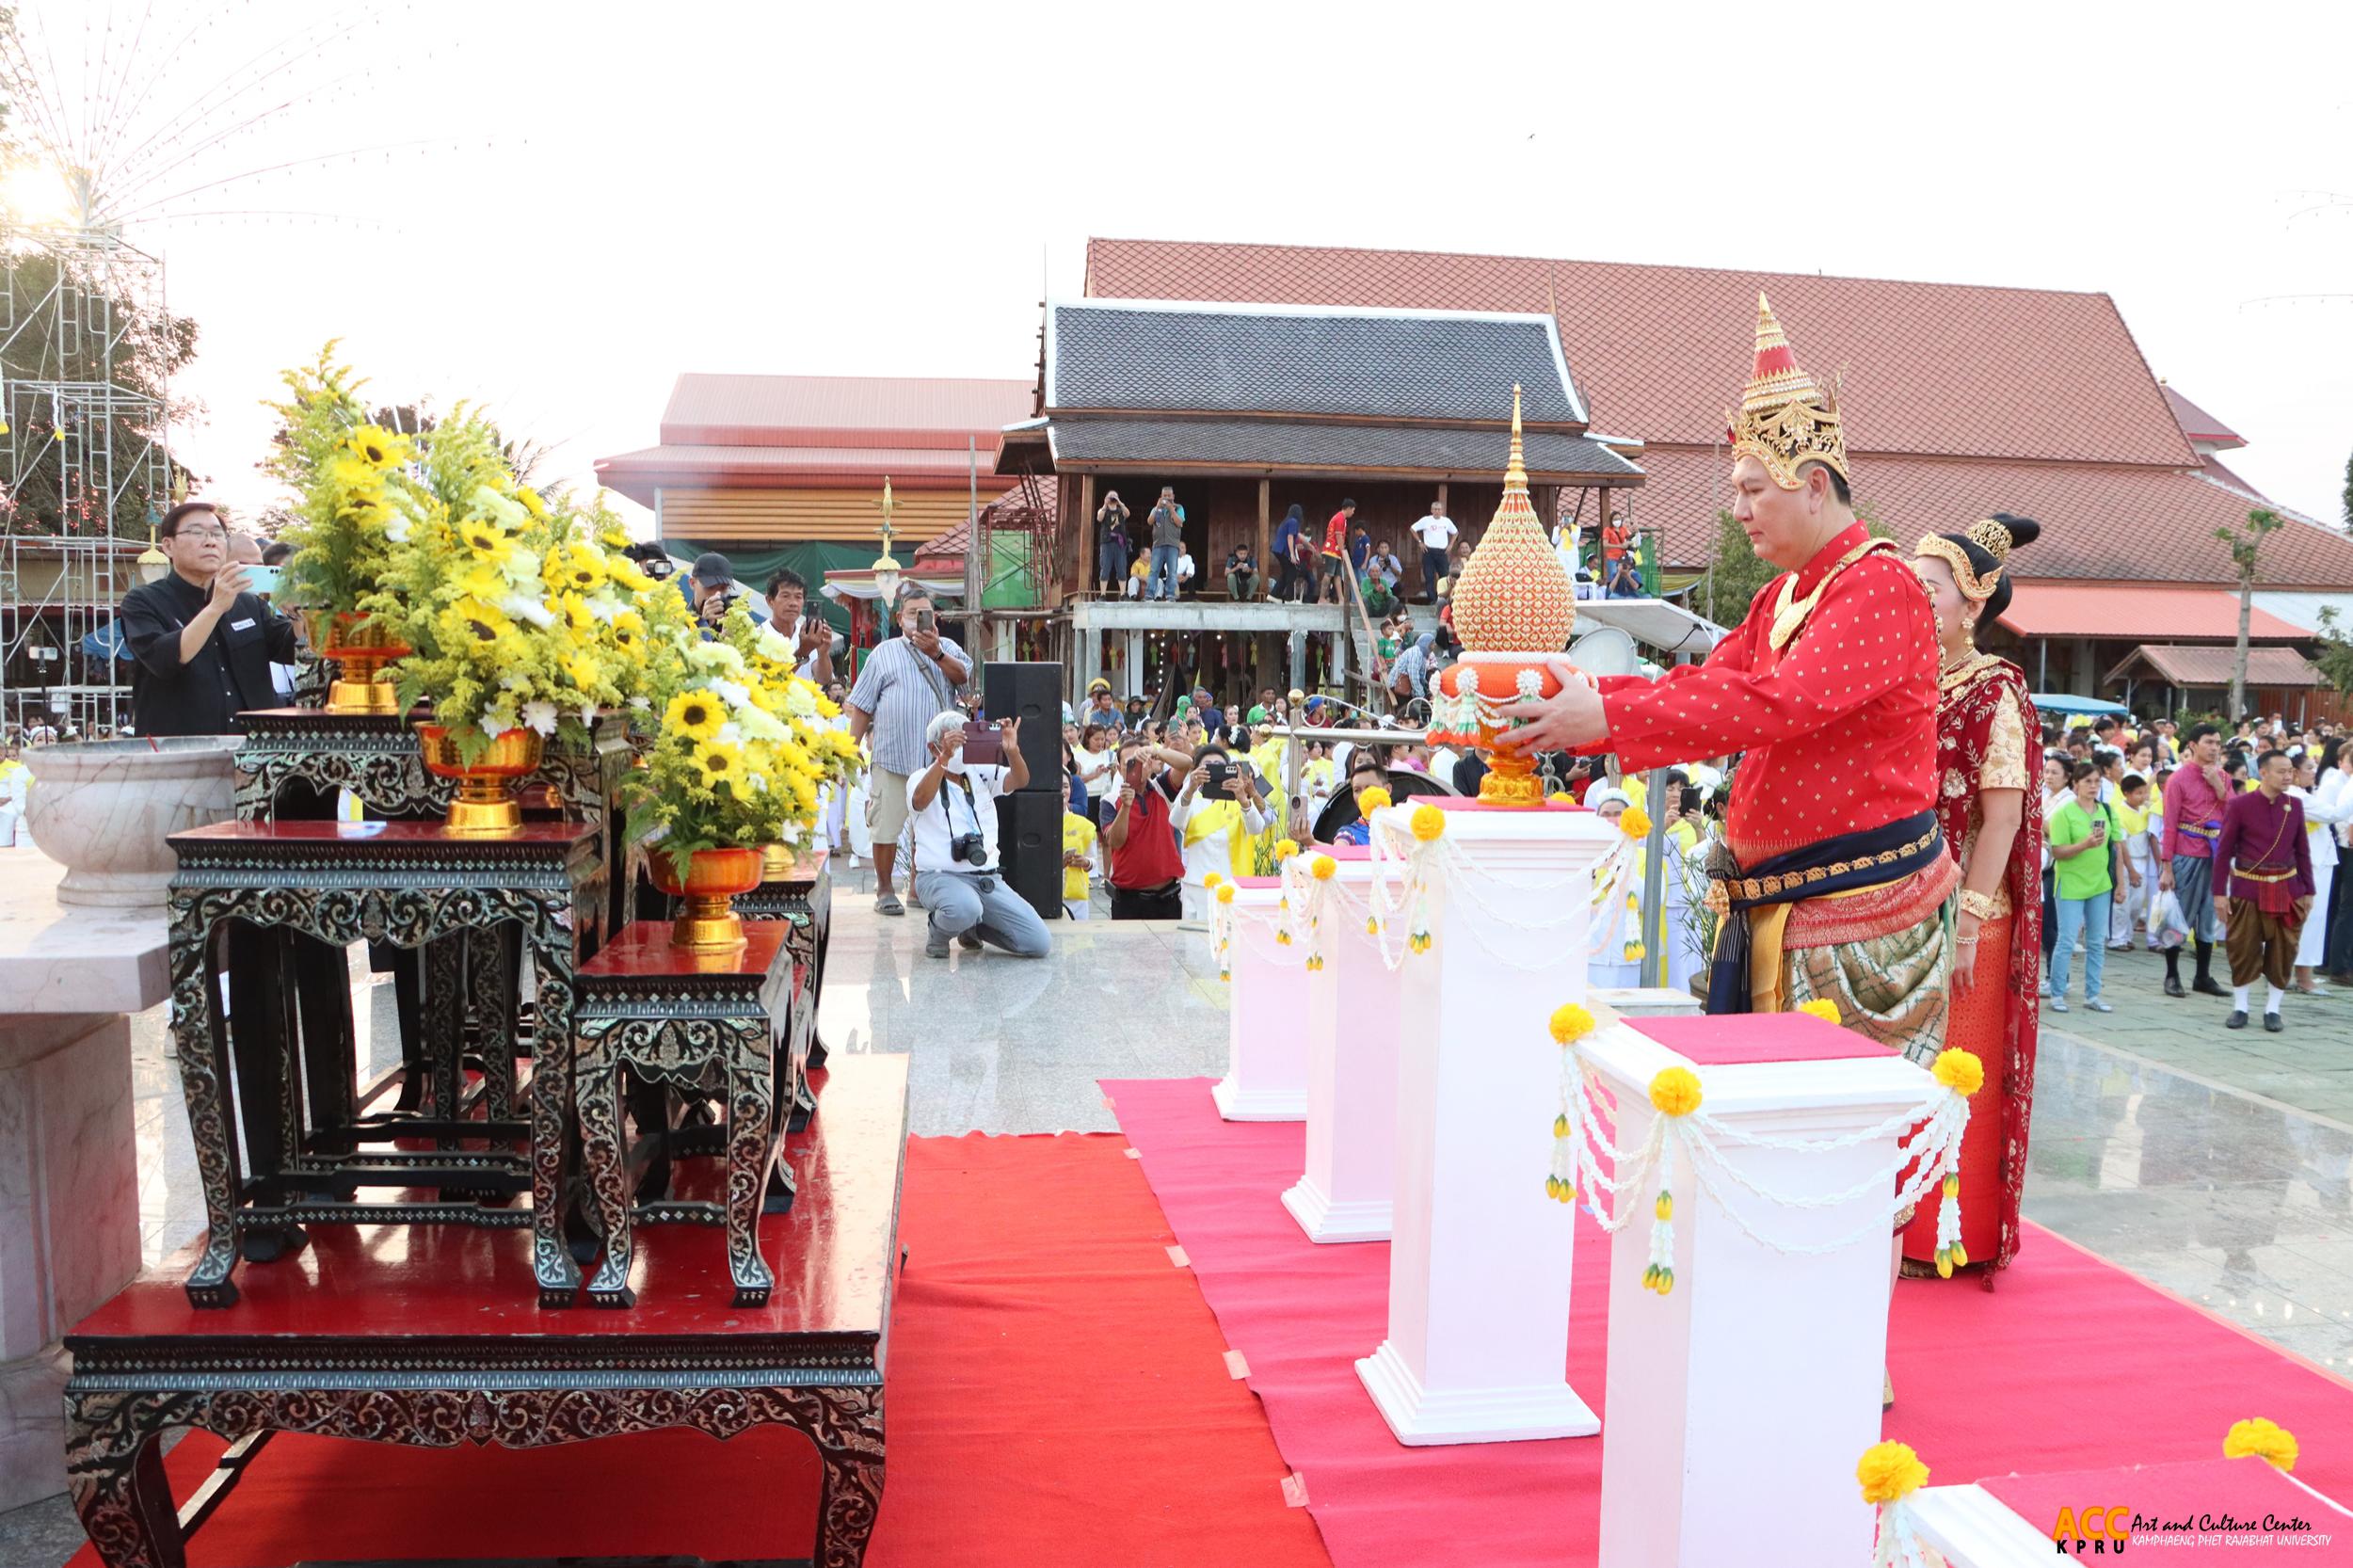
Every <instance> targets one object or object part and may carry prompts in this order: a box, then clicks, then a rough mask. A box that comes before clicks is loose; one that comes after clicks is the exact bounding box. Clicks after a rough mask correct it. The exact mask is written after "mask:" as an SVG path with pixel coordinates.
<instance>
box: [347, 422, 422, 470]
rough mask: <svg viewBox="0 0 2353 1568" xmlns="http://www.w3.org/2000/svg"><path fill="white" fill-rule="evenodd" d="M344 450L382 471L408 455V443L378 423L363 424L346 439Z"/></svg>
mask: <svg viewBox="0 0 2353 1568" xmlns="http://www.w3.org/2000/svg"><path fill="white" fill-rule="evenodd" d="M344 451H345V452H346V453H349V454H350V455H351V456H353V457H355V458H357V459H359V460H360V462H362V463H364V464H366V465H367V466H368V467H369V468H371V469H374V470H376V471H377V472H382V471H383V470H385V469H388V468H391V467H392V465H393V464H394V463H398V462H402V461H405V460H406V459H407V457H408V441H407V440H403V439H402V438H401V437H398V436H395V435H393V434H392V432H391V431H389V430H386V429H384V428H382V427H381V426H378V425H374V424H363V425H361V426H360V428H359V429H357V430H354V431H353V432H352V433H351V435H350V436H349V437H348V438H347V439H346V440H344Z"/></svg>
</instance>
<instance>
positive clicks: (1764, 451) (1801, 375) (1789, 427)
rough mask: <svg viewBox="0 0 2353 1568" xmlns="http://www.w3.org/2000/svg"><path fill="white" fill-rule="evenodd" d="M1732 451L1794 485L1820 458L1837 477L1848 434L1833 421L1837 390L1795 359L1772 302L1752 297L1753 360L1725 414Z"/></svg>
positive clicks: (1776, 481) (1845, 474)
mask: <svg viewBox="0 0 2353 1568" xmlns="http://www.w3.org/2000/svg"><path fill="white" fill-rule="evenodd" d="M1725 418H1726V421H1727V422H1728V423H1729V424H1730V425H1731V427H1732V428H1731V431H1730V434H1731V439H1732V455H1733V456H1734V458H1735V459H1737V458H1740V457H1744V456H1747V457H1754V458H1755V459H1756V460H1757V461H1758V462H1760V463H1763V464H1764V465H1765V472H1767V473H1769V474H1770V475H1771V476H1772V480H1773V483H1774V484H1776V485H1779V486H1780V487H1781V488H1783V489H1785V490H1794V489H1796V488H1798V485H1799V479H1798V469H1799V467H1800V465H1801V464H1805V463H1825V464H1828V465H1829V466H1830V467H1831V468H1833V469H1835V470H1836V471H1837V472H1838V475H1839V477H1840V478H1842V479H1851V478H1852V477H1853V475H1852V474H1850V473H1849V472H1847V435H1846V431H1845V429H1844V428H1843V427H1842V426H1841V425H1840V424H1839V420H1838V394H1837V393H1836V392H1833V391H1832V390H1831V389H1829V388H1827V387H1820V386H1817V385H1816V384H1815V381H1814V377H1813V376H1808V375H1807V374H1806V373H1805V371H1804V370H1803V369H1802V368H1801V367H1800V365H1799V364H1798V356H1797V354H1796V353H1795V351H1793V350H1792V349H1791V348H1790V346H1789V338H1788V335H1787V334H1786V333H1785V332H1783V331H1782V329H1781V323H1780V322H1778V321H1776V320H1774V319H1773V307H1772V302H1771V301H1769V300H1768V299H1767V298H1766V297H1765V296H1764V295H1763V294H1762V293H1759V294H1758V295H1757V296H1756V363H1755V368H1754V369H1753V371H1752V372H1751V374H1750V376H1749V385H1748V391H1747V392H1744V393H1742V394H1741V398H1740V408H1739V410H1738V411H1737V413H1728V414H1726V416H1725Z"/></svg>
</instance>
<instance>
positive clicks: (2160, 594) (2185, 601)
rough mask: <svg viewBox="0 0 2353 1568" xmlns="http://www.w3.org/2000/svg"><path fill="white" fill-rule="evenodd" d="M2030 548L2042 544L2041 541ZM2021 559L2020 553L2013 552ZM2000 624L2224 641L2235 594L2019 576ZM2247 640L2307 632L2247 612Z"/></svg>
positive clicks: (2231, 631) (2233, 619)
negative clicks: (2044, 580) (2034, 579)
mask: <svg viewBox="0 0 2353 1568" xmlns="http://www.w3.org/2000/svg"><path fill="white" fill-rule="evenodd" d="M2032 548H2033V549H2036V550H2040V549H2041V548H2042V544H2041V540H2039V539H2038V540H2037V541H2035V543H2034V545H2033V546H2032ZM2019 558H2020V559H2021V560H2024V559H2025V551H2023V550H2022V551H2020V552H2019ZM2012 593H2013V597H2012V598H2011V600H2010V602H2009V608H2008V609H2007V610H2004V611H2003V612H2002V617H2001V619H2002V624H2003V625H2004V626H2007V627H2009V629H2010V630H2011V631H2012V632H2017V633H2018V634H2019V635H2020V636H2022V637H2145V636H2147V635H2148V634H2149V633H2150V632H2164V633H2165V635H2167V636H2169V637H2185V638H2208V639H2212V640H2213V641H2216V642H2230V641H2233V640H2234V639H2236V637H2237V636H2238V595H2236V594H2234V593H2233V592H2231V591H2230V590H2229V589H2227V588H2201V587H2190V586H2186V585H2185V586H2179V587H2176V586H2170V585H2168V586H2162V587H2160V586H2152V585H2147V584H2144V585H2141V586H2137V587H2135V588H2132V589H2129V590H2119V589H2117V588H2116V587H2114V586H2112V585H2110V584H2105V583H2037V582H2030V581H2027V580H2025V579H2024V578H2022V579H2020V581H2019V583H2018V584H2017V586H2016V587H2015V588H2014V589H2013V590H2012ZM2247 635H2248V638H2249V641H2252V642H2276V643H2297V642H2302V641H2303V640H2304V638H2305V637H2306V636H2307V635H2308V633H2306V632H2303V631H2302V630H2300V629H2299V628H2297V627H2295V626H2291V625H2290V624H2289V623H2288V622H2286V621H2283V620H2281V618H2280V617H2279V616H2274V615H2270V614H2267V613H2266V612H2265V611H2262V610H2256V611H2253V612H2252V613H2251V614H2250V615H2249V618H2248V623H2247Z"/></svg>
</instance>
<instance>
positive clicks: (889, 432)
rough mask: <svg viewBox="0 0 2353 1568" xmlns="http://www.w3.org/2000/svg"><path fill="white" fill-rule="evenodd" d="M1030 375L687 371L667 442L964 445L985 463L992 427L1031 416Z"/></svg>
mask: <svg viewBox="0 0 2353 1568" xmlns="http://www.w3.org/2000/svg"><path fill="white" fill-rule="evenodd" d="M1033 401H1034V398H1033V392H1032V387H1031V384H1030V383H1029V382H1027V381H1001V380H954V379H947V378H942V377H933V376H707V375H701V374H697V373H695V372H691V371H690V372H688V373H687V374H685V375H683V376H680V377H679V378H678V384H677V385H676V386H674V387H673V388H672V389H671V391H670V405H669V407H668V408H665V409H664V410H663V414H662V440H663V444H664V445H665V446H667V445H676V446H847V447H859V446H876V447H952V448H954V449H956V450H958V451H962V450H963V448H964V442H965V438H966V437H967V436H968V435H970V436H977V437H978V438H980V446H981V463H982V466H983V467H986V466H987V465H988V463H989V461H990V459H991V458H992V457H994V456H995V455H996V448H995V441H996V438H997V434H998V432H999V431H1000V430H1001V429H1002V428H1003V427H1004V426H1005V425H1008V424H1013V423H1014V422H1015V421H1016V420H1024V419H1027V418H1029V417H1030V413H1031V408H1032V403H1033Z"/></svg>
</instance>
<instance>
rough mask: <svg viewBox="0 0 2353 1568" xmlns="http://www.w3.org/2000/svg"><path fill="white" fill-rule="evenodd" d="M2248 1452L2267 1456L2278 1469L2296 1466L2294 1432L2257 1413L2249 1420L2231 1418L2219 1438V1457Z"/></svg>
mask: <svg viewBox="0 0 2353 1568" xmlns="http://www.w3.org/2000/svg"><path fill="white" fill-rule="evenodd" d="M2249 1454H2254V1455H2256V1456H2257V1457H2258V1458H2262V1459H2267V1460H2269V1461H2270V1462H2271V1463H2272V1464H2275V1465H2277V1466H2278V1467H2279V1468H2281V1470H2293V1469H2295V1468H2296V1433H2294V1432H2289V1431H2288V1430H2287V1429H2286V1428H2284V1427H2281V1426H2277V1425H2275V1424H2273V1423H2272V1422H2270V1421H2266V1420H2265V1419H2264V1418H2263V1417H2262V1416H2256V1417H2254V1418H2253V1419H2252V1420H2247V1421H2233V1422H2232V1423H2231V1430H2230V1432H2229V1433H2228V1434H2227V1435H2225V1436H2224V1437H2223V1439H2222V1457H2223V1458H2225V1459H2245V1458H2246V1457H2247V1456H2248V1455H2249Z"/></svg>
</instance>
